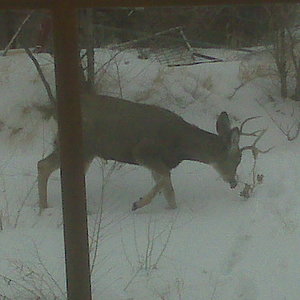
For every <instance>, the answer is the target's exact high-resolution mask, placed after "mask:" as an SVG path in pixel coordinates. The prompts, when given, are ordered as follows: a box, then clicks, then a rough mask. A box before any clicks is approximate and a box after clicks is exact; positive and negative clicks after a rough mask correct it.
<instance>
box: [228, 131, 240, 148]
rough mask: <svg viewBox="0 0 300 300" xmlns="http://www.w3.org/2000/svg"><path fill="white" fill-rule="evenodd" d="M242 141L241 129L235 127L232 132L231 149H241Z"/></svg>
mask: <svg viewBox="0 0 300 300" xmlns="http://www.w3.org/2000/svg"><path fill="white" fill-rule="evenodd" d="M239 142H240V130H239V129H238V128H237V127H235V128H233V129H232V130H231V132H230V149H231V150H237V149H239Z"/></svg>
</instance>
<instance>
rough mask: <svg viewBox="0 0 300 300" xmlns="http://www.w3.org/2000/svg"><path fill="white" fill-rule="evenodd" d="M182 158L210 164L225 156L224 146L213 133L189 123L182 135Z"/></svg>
mask: <svg viewBox="0 0 300 300" xmlns="http://www.w3.org/2000/svg"><path fill="white" fill-rule="evenodd" d="M183 143H184V155H183V156H184V159H185V160H194V161H199V162H202V163H205V164H211V163H214V162H217V161H219V160H222V159H223V158H224V157H225V156H226V146H225V144H224V143H223V141H222V140H221V138H220V137H219V136H218V135H216V134H213V133H210V132H207V131H205V130H202V129H200V128H198V127H196V126H193V125H191V126H190V127H189V129H188V130H187V131H186V133H185V134H184V136H183Z"/></svg>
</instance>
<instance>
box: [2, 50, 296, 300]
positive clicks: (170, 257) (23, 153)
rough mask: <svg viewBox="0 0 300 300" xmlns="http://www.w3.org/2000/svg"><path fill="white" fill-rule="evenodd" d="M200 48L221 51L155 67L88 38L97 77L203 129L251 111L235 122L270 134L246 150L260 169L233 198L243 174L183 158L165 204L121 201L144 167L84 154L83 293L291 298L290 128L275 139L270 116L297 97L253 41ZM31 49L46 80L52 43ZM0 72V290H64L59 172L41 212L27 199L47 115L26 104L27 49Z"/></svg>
mask: <svg viewBox="0 0 300 300" xmlns="http://www.w3.org/2000/svg"><path fill="white" fill-rule="evenodd" d="M211 51H212V53H213V54H214V55H217V54H218V55H219V57H227V58H228V61H227V62H224V63H216V64H204V65H195V66H189V67H175V68H167V67H163V66H160V65H158V64H157V63H156V62H155V61H154V60H151V59H149V60H140V59H138V58H137V55H136V53H135V52H125V53H120V54H118V55H116V56H115V53H114V52H111V51H107V50H98V51H97V55H96V61H97V67H98V69H99V72H98V81H97V87H98V90H99V92H101V93H104V94H109V95H114V96H122V97H124V98H127V99H131V100H133V101H140V102H146V103H153V104H157V105H161V106H163V107H167V108H169V109H170V110H173V111H175V112H177V113H178V114H180V115H182V116H183V117H184V118H185V119H186V120H187V121H189V122H191V123H193V124H196V125H197V126H199V127H201V128H203V129H206V130H209V131H212V132H215V122H216V119H217V116H218V114H219V113H220V112H221V111H223V110H226V111H227V112H228V113H229V115H230V117H231V120H232V123H233V124H234V125H236V126H239V124H240V123H241V121H242V120H243V119H245V118H247V117H249V116H262V117H261V118H259V119H257V120H255V121H252V122H250V123H249V124H248V125H247V126H246V128H245V130H246V131H251V130H252V131H253V130H257V129H261V128H268V131H267V133H266V134H265V136H264V137H263V139H262V140H261V141H260V142H259V145H258V146H259V148H261V149H266V148H269V147H271V146H275V148H274V149H273V150H272V151H271V152H269V153H267V154H264V155H260V156H259V158H258V160H257V173H259V174H263V175H264V180H263V183H262V184H261V185H258V186H257V187H256V188H255V191H254V193H253V195H252V196H251V197H250V198H249V199H247V200H245V199H244V198H242V197H240V195H239V193H240V191H241V190H242V189H243V185H242V184H239V186H238V187H237V188H236V189H235V190H230V189H229V187H228V185H226V184H225V183H224V182H223V181H222V180H221V179H220V178H219V176H218V174H217V173H216V172H215V171H214V170H213V169H212V168H211V167H210V166H206V165H201V164H199V163H195V162H183V163H182V164H181V165H180V166H178V167H177V168H176V169H175V170H174V171H173V174H172V176H173V184H174V187H175V192H176V197H177V203H178V209H177V210H176V211H170V210H167V209H165V206H166V203H165V200H164V199H163V196H161V195H160V196H158V197H157V198H156V199H155V200H154V201H153V203H152V204H151V205H149V206H147V207H145V208H143V209H141V210H138V211H137V212H135V213H132V212H131V211H130V208H131V204H132V202H133V201H135V200H137V199H138V198H139V197H140V196H142V195H143V194H144V193H145V192H147V191H148V190H149V189H150V187H151V186H152V184H153V181H152V179H151V176H150V174H149V172H148V171H147V170H145V169H143V168H140V167H136V166H128V165H120V164H114V163H112V162H109V163H104V162H102V161H101V160H95V162H94V163H93V165H92V166H91V168H90V170H89V172H88V174H87V193H88V211H89V225H90V238H91V239H90V241H91V262H92V265H93V273H92V279H93V294H94V299H107V300H119V299H120V300H121V299H126V300H129V299H135V300H139V299H149V300H150V299H171V300H173V299H174V300H176V299H178V300H181V299H184V300H207V299H214V300H233V299H243V300H256V299H257V300H297V299H299V295H300V287H299V284H298V283H299V281H300V273H299V269H300V244H299V239H300V228H299V225H300V200H299V194H300V187H299V185H298V180H299V176H300V175H299V174H300V159H299V139H296V140H294V141H292V142H288V141H287V139H286V136H284V135H283V134H282V132H281V130H280V129H279V128H278V127H281V129H288V128H289V127H291V126H292V125H293V124H294V122H296V121H297V120H298V119H299V117H300V112H299V105H298V104H297V103H294V102H292V101H290V100H288V99H287V100H282V99H279V95H278V88H277V87H276V81H275V79H274V76H273V75H272V68H273V66H272V64H271V63H272V62H271V60H270V58H269V57H268V56H267V55H266V54H265V53H262V54H256V55H251V56H250V55H247V56H243V55H241V54H237V53H234V52H232V53H228V51H226V52H225V51H223V52H222V50H220V49H219V50H211ZM208 54H209V53H208ZM237 59H239V60H237ZM38 60H39V62H40V64H41V65H42V68H43V71H44V73H45V75H46V77H47V79H48V81H49V82H50V84H51V85H52V86H53V81H54V79H53V78H54V75H53V64H52V59H51V57H49V56H47V55H44V54H39V55H38ZM108 60H111V62H110V63H109V64H108V63H106V62H107V61H108ZM268 72H269V73H270V76H268V74H269V73H268ZM241 83H244V85H243V86H242V87H241V88H240V89H238V90H235V89H236V88H237V87H239V86H240V85H241ZM0 85H1V102H0V124H1V131H0V141H1V144H0V145H1V146H0V153H1V162H0V197H1V198H0V201H1V202H0V221H1V223H0V225H1V231H0V257H1V258H2V259H1V260H0V270H1V271H0V299H2V298H3V299H65V292H64V289H65V282H64V265H63V259H64V256H63V255H64V252H63V236H62V216H61V198H60V181H59V172H55V173H54V174H53V175H52V177H51V179H50V181H49V191H48V195H49V204H50V206H51V208H49V209H47V210H46V211H45V212H44V213H43V214H42V216H39V215H38V208H37V199H38V197H37V183H36V163H37V161H38V160H39V159H41V158H42V157H43V156H45V155H46V154H47V153H49V152H50V151H51V140H52V138H53V136H54V134H55V131H56V124H55V122H54V121H53V120H48V121H47V120H43V118H42V114H41V113H40V112H39V111H38V110H37V109H36V104H37V103H38V104H41V103H43V104H45V103H47V95H46V93H45V90H44V88H43V85H42V83H41V82H40V79H39V77H38V75H37V72H36V70H35V68H34V66H33V64H32V62H31V61H30V60H29V59H28V58H27V57H26V55H24V54H16V55H13V56H7V57H1V58H0ZM235 91H236V93H235ZM234 93H235V94H234ZM233 94H234V96H233ZM269 96H271V97H272V98H270V97H269ZM270 99H273V100H272V101H271V100H270ZM271 118H273V119H274V120H275V123H274V120H272V119H271ZM252 140H253V139H251V138H249V137H243V139H242V141H241V144H242V145H246V144H250V143H251V141H252ZM252 164H253V159H252V156H251V154H250V153H246V154H245V155H244V157H243V160H242V163H241V165H240V166H239V169H238V173H239V175H240V179H241V181H244V182H248V183H250V182H251V167H252ZM97 243H98V246H96V245H97ZM95 253H96V254H95ZM95 255H96V256H95ZM5 297H7V298H5ZM38 297H40V298H38Z"/></svg>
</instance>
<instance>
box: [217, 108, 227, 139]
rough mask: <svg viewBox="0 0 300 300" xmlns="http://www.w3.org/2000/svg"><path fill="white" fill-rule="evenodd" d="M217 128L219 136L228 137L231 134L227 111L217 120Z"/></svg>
mask: <svg viewBox="0 0 300 300" xmlns="http://www.w3.org/2000/svg"><path fill="white" fill-rule="evenodd" d="M216 129H217V133H218V134H219V136H221V137H223V138H227V137H228V135H229V134H230V121H229V118H228V114H227V112H226V111H223V112H222V113H221V114H220V115H219V117H218V120H217V123H216Z"/></svg>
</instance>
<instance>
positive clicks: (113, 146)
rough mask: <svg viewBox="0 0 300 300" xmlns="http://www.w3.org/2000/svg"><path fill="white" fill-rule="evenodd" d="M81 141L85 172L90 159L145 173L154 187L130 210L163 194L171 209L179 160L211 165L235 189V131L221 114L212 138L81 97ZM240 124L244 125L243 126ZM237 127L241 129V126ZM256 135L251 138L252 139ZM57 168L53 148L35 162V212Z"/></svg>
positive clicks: (161, 115) (158, 113)
mask: <svg viewBox="0 0 300 300" xmlns="http://www.w3.org/2000/svg"><path fill="white" fill-rule="evenodd" d="M81 102H82V117H83V142H84V162H85V166H86V168H85V169H86V170H87V169H88V166H89V164H90V163H91V161H92V160H93V159H94V158H95V157H101V158H103V159H106V160H115V161H118V162H124V163H128V164H136V165H141V166H144V167H146V168H148V169H149V170H150V171H151V172H152V175H153V178H154V180H155V185H154V187H153V188H152V189H151V190H150V191H149V192H148V193H147V194H146V195H145V196H144V197H142V198H140V199H139V200H138V201H136V202H134V203H133V205H132V210H136V209H138V208H141V207H143V206H145V205H147V204H149V203H150V202H151V201H152V199H153V198H154V197H155V196H156V194H157V193H158V192H160V191H162V192H163V194H164V196H165V198H166V200H167V202H168V206H169V207H170V208H176V202H175V195H174V189H173V186H172V182H171V174H170V171H171V170H172V169H173V168H175V167H176V166H177V165H178V164H179V163H180V162H182V161H183V160H193V161H198V162H201V163H205V164H209V165H211V166H213V167H214V168H215V169H216V170H217V171H218V172H219V174H220V175H221V177H222V178H223V179H224V181H226V182H228V183H229V184H230V187H231V188H235V187H236V185H237V179H236V169H237V167H238V165H239V163H240V161H241V156H242V150H244V149H245V150H247V149H252V150H253V149H256V147H255V144H254V145H253V146H251V147H247V148H244V149H240V148H239V140H240V134H241V132H240V129H239V128H237V127H235V128H233V129H232V128H231V127H230V122H229V118H228V115H227V113H226V112H222V113H221V114H220V115H219V117H218V119H217V122H216V129H217V133H218V134H214V133H210V132H207V131H204V130H202V129H200V128H198V127H196V126H194V125H191V124H189V123H187V122H186V121H184V120H183V119H182V118H181V117H180V116H178V115H176V114H175V113H172V112H170V111H168V110H166V109H163V108H160V107H157V106H153V105H147V104H138V103H133V102H130V101H127V100H123V99H118V98H114V97H108V96H96V95H83V96H82V101H81ZM243 125H244V123H243ZM243 125H242V126H241V127H243ZM255 134H257V132H254V133H252V135H255ZM59 166H60V160H59V145H58V143H57V142H56V143H54V151H53V152H52V153H51V154H50V155H49V156H48V157H46V158H44V159H42V160H40V161H39V162H38V190H39V205H40V209H44V208H46V207H47V206H48V204H47V181H48V178H49V176H50V175H51V173H52V172H53V171H55V170H56V169H58V168H59Z"/></svg>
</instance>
